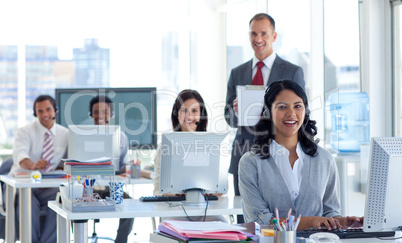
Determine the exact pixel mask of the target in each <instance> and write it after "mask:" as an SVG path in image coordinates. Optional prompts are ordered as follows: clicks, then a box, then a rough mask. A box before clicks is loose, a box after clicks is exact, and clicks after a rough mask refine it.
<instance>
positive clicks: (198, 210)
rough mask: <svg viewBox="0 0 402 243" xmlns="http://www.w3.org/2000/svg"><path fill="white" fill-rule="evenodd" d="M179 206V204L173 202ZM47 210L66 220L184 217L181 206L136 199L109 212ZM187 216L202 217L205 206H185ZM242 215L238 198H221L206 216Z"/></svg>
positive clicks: (56, 207)
mask: <svg viewBox="0 0 402 243" xmlns="http://www.w3.org/2000/svg"><path fill="white" fill-rule="evenodd" d="M172 204H173V205H179V202H173V203H172ZM48 206H49V208H51V209H52V210H53V211H55V212H56V213H57V214H58V215H60V216H61V217H63V218H64V219H66V220H82V219H84V220H85V219H99V218H136V217H180V216H186V214H185V213H184V211H183V208H182V207H181V206H176V207H169V205H168V203H166V202H141V201H140V200H138V199H124V200H123V203H122V204H121V205H118V206H117V210H116V211H110V212H71V211H70V210H68V209H66V208H64V207H63V205H62V204H61V203H58V202H56V201H49V202H48ZM184 208H185V209H186V212H187V215H188V216H202V215H204V212H205V205H200V206H188V205H185V206H184ZM231 214H243V211H242V207H241V198H240V196H237V197H234V198H228V197H221V198H220V199H219V200H217V201H210V202H209V205H208V210H207V215H231Z"/></svg>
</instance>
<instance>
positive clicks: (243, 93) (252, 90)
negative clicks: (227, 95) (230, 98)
mask: <svg viewBox="0 0 402 243" xmlns="http://www.w3.org/2000/svg"><path fill="white" fill-rule="evenodd" d="M236 93H237V101H238V110H239V111H238V116H237V117H238V123H237V125H238V126H254V125H255V124H257V122H258V121H259V120H260V115H261V111H262V107H263V103H264V94H265V87H264V86H263V85H238V86H236Z"/></svg>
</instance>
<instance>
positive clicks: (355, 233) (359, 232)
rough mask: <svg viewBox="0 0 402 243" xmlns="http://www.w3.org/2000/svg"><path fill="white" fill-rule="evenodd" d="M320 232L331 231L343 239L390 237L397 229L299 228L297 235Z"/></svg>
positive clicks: (307, 235) (306, 235)
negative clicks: (373, 230) (367, 230)
mask: <svg viewBox="0 0 402 243" xmlns="http://www.w3.org/2000/svg"><path fill="white" fill-rule="evenodd" d="M318 232H330V233H334V234H336V235H338V236H339V238H341V239H349V238H372V237H389V236H394V235H395V231H377V232H364V231H363V229H360V228H359V229H344V230H326V229H312V230H299V231H297V237H304V238H308V237H309V236H310V235H311V234H314V233H318Z"/></svg>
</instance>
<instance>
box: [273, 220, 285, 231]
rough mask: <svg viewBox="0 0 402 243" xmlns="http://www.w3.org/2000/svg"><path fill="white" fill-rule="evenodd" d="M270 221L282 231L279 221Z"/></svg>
mask: <svg viewBox="0 0 402 243" xmlns="http://www.w3.org/2000/svg"><path fill="white" fill-rule="evenodd" d="M272 223H273V224H274V225H275V227H276V228H277V229H278V230H279V231H284V229H283V228H282V226H281V225H280V223H279V222H278V221H277V220H276V219H273V220H272Z"/></svg>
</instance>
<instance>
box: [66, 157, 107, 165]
mask: <svg viewBox="0 0 402 243" xmlns="http://www.w3.org/2000/svg"><path fill="white" fill-rule="evenodd" d="M63 161H64V162H65V163H66V164H70V165H75V164H80V163H82V164H94V165H100V164H111V163H112V158H110V157H100V158H96V159H88V160H78V159H63Z"/></svg>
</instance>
